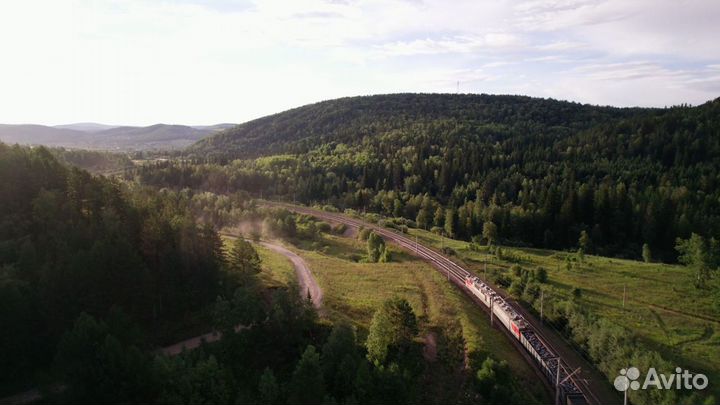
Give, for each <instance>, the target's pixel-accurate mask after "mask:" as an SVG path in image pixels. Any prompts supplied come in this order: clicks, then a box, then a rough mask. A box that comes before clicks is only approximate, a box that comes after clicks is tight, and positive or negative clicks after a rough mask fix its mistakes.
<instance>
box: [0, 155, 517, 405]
mask: <svg viewBox="0 0 720 405" xmlns="http://www.w3.org/2000/svg"><path fill="white" fill-rule="evenodd" d="M243 218H245V219H247V218H252V219H254V220H260V221H262V222H264V223H265V225H264V226H265V227H269V228H272V229H273V231H274V232H277V233H278V235H282V236H283V237H286V238H294V237H298V238H302V239H304V240H316V239H319V238H321V232H323V231H327V232H333V231H335V230H333V229H331V228H330V227H328V226H327V225H328V224H323V223H316V222H315V221H314V220H312V219H310V218H309V217H306V216H296V215H294V214H292V213H290V212H288V211H279V212H276V211H274V210H269V211H268V210H262V209H257V208H255V207H254V206H253V204H252V203H251V202H250V199H249V198H248V197H247V196H246V195H245V194H243V193H238V194H235V195H230V196H217V195H214V194H210V193H204V192H197V193H196V192H193V191H191V190H182V191H172V190H158V189H152V188H148V187H146V186H140V185H137V184H133V183H128V182H123V181H121V180H118V179H111V178H106V177H102V176H92V175H91V174H90V173H88V172H86V171H84V170H81V169H78V168H76V167H70V166H67V165H65V164H64V163H62V162H61V161H59V160H58V159H57V158H56V157H55V156H54V154H53V152H51V151H50V150H48V149H46V148H43V147H39V148H25V147H19V146H7V145H4V144H1V143H0V324H2V325H3V328H2V329H1V330H0V360H1V361H0V396H6V395H9V394H15V393H17V392H18V391H21V390H22V389H27V388H30V387H33V386H34V387H38V388H39V389H40V392H41V395H42V396H43V397H44V401H46V402H50V403H188V404H190V403H192V404H195V403H259V402H260V403H288V404H305V403H328V404H333V403H345V404H354V403H383V404H385V403H387V404H396V403H409V402H416V401H425V400H431V398H433V397H432V396H428V395H432V394H428V392H427V390H425V389H424V378H426V375H427V374H426V373H427V367H428V365H427V364H426V363H425V361H424V359H423V355H422V353H421V351H422V347H423V346H422V344H421V343H420V341H419V339H418V332H419V331H418V326H417V325H418V322H419V321H418V319H417V316H416V314H415V313H414V311H413V308H412V307H411V306H410V304H409V303H408V302H407V301H406V300H404V299H401V298H397V297H396V298H392V299H388V300H387V301H386V302H384V304H383V305H382V306H380V307H379V308H377V310H376V312H375V314H374V316H373V320H372V323H371V325H370V327H369V330H367V331H363V337H362V338H361V337H360V336H359V335H358V333H359V331H358V330H357V328H356V327H355V326H352V325H349V324H346V323H343V322H336V323H334V324H332V323H330V322H328V321H327V320H324V321H322V320H320V319H319V317H318V314H317V313H316V310H315V308H314V307H313V306H312V304H311V301H310V300H309V297H308V299H305V298H303V297H302V296H301V294H299V290H298V289H297V286H296V285H294V284H290V285H289V286H287V288H277V287H276V288H272V289H268V288H266V287H265V286H264V285H263V284H262V283H261V282H260V279H259V273H260V272H261V271H262V270H261V260H260V258H259V256H258V253H257V251H256V250H255V248H254V247H253V245H252V244H251V243H249V242H247V241H245V240H244V239H242V238H239V239H236V240H235V241H234V242H233V243H231V244H230V245H227V244H226V243H224V242H223V241H222V240H221V238H220V236H219V235H218V233H217V231H216V229H220V228H222V227H224V226H225V225H228V224H231V223H235V222H237V221H239V220H242V219H243ZM374 236H375V239H379V238H378V237H377V236H376V235H374ZM369 239H371V240H372V239H373V235H369ZM375 243H381V245H379V246H375V247H374V249H377V252H376V253H375V254H376V255H377V256H378V258H377V259H376V260H385V259H383V258H382V257H385V258H389V256H388V254H387V252H385V249H384V244H383V243H382V240H381V239H379V241H378V240H375ZM369 246H370V243H369ZM369 254H372V252H371V251H370V250H369ZM5 326H11V327H5ZM201 328H208V329H211V330H215V331H218V332H219V333H221V334H222V339H221V340H220V341H219V342H215V343H203V344H202V345H201V346H200V347H199V348H198V349H195V350H192V351H183V352H181V353H180V354H179V355H175V356H172V355H165V354H162V353H161V351H160V350H159V349H158V348H159V347H162V346H164V345H167V344H169V343H173V342H175V341H176V340H178V339H180V338H182V337H185V336H187V334H188V333H193V331H194V330H200V329H201ZM203 331H205V330H203ZM365 336H367V338H365ZM457 339H458V338H457V337H455V340H451V341H447V342H445V343H443V345H442V346H441V347H443V348H444V349H443V352H442V354H440V355H438V362H437V363H435V364H434V367H438V366H440V367H447V369H448V370H455V369H456V368H457V367H458V364H460V362H461V361H462V353H460V354H458V353H459V350H460V349H461V348H462V347H463V342H461V341H458V340H457ZM460 339H461V338H460ZM468 367H469V368H470V370H469V374H468V375H469V376H470V377H471V378H469V379H468V380H467V383H464V384H463V386H462V389H460V390H454V389H453V390H450V389H447V390H446V392H451V393H452V395H453V396H452V397H451V398H445V399H444V400H448V401H452V402H467V401H474V400H477V399H478V398H484V400H485V401H486V402H491V403H501V402H504V401H508V400H510V401H512V400H513V398H516V397H515V395H517V394H516V393H513V392H511V391H510V390H509V388H508V387H509V385H510V382H511V381H512V378H513V377H512V375H511V373H510V371H509V368H508V366H507V365H506V364H505V363H504V362H502V361H497V360H494V359H493V358H492V357H486V358H483V359H479V360H478V361H477V362H473V363H471V364H469V365H468ZM433 400H439V399H438V398H435V399H433Z"/></svg>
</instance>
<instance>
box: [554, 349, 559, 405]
mask: <svg viewBox="0 0 720 405" xmlns="http://www.w3.org/2000/svg"><path fill="white" fill-rule="evenodd" d="M556 368H557V370H556V372H555V405H560V357H558V358H557V367H556Z"/></svg>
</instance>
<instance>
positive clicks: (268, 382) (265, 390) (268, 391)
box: [258, 368, 280, 404]
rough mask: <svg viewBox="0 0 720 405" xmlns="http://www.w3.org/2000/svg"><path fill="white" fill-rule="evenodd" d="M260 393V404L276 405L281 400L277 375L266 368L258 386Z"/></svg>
mask: <svg viewBox="0 0 720 405" xmlns="http://www.w3.org/2000/svg"><path fill="white" fill-rule="evenodd" d="M258 392H260V403H263V404H276V403H278V399H279V398H280V386H279V385H278V382H277V379H276V378H275V374H273V372H272V370H270V368H265V371H263V373H262V375H261V376H260V383H259V384H258Z"/></svg>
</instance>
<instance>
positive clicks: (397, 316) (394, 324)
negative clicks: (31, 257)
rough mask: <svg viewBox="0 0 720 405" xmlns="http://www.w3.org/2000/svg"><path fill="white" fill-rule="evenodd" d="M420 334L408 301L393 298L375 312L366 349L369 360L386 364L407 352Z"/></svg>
mask: <svg viewBox="0 0 720 405" xmlns="http://www.w3.org/2000/svg"><path fill="white" fill-rule="evenodd" d="M417 333H418V326H417V318H416V317H415V313H414V312H413V310H412V307H411V306H410V303H408V302H407V300H405V299H402V298H397V297H396V298H391V299H389V300H387V301H385V302H384V303H383V305H382V307H380V309H378V310H377V311H375V315H374V316H373V319H372V322H371V323H370V330H369V332H368V337H367V341H366V342H365V347H366V348H367V351H368V354H367V356H368V359H369V360H370V361H371V362H373V363H375V364H384V363H385V362H386V361H387V360H388V358H389V357H392V355H393V354H394V353H395V352H403V351H405V350H406V349H407V348H408V347H409V346H410V343H411V342H412V340H413V338H414V337H415V335H417Z"/></svg>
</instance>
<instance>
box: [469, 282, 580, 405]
mask: <svg viewBox="0 0 720 405" xmlns="http://www.w3.org/2000/svg"><path fill="white" fill-rule="evenodd" d="M465 286H466V287H467V288H468V290H470V292H471V293H472V294H473V295H475V296H476V297H478V298H479V299H480V301H482V303H483V304H484V305H486V306H487V307H489V308H490V309H491V311H492V313H493V315H494V316H495V318H496V319H498V320H499V321H500V323H501V324H502V325H503V326H504V327H505V328H506V329H508V330H509V331H510V333H511V334H512V335H513V336H514V337H515V338H516V339H518V340H519V341H520V343H521V344H522V346H523V347H524V348H525V350H526V351H527V352H528V353H529V354H530V357H531V358H532V359H533V360H534V361H535V362H536V363H537V365H538V367H539V368H540V370H541V371H542V373H543V374H544V375H545V377H546V378H547V379H548V381H549V382H550V385H551V386H553V387H555V388H556V389H557V390H558V391H559V392H560V397H561V398H563V402H564V403H565V404H567V405H585V404H587V400H586V398H585V395H584V394H583V393H582V391H580V389H579V388H578V386H577V384H575V381H574V380H572V379H567V378H566V377H567V373H566V371H565V369H564V368H563V367H560V371H559V373H558V367H559V363H560V358H559V356H558V355H557V354H555V352H553V351H552V350H551V349H550V348H549V347H548V345H547V344H546V343H545V342H544V341H543V340H542V339H540V337H539V336H537V334H536V333H535V331H534V330H533V329H532V328H531V327H530V326H529V324H528V323H527V322H526V321H525V319H524V318H523V317H522V316H521V315H520V314H518V313H517V312H515V310H514V309H513V308H512V306H511V305H510V304H508V303H507V302H506V301H505V300H504V299H503V298H502V297H500V296H499V295H498V294H497V293H495V291H494V290H493V289H492V288H490V287H489V286H488V285H486V284H485V283H483V282H482V281H480V279H479V278H477V277H471V276H468V277H466V278H465ZM558 378H559V379H558ZM558 381H560V382H561V383H560V386H559V387H556V385H557V382H558Z"/></svg>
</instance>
